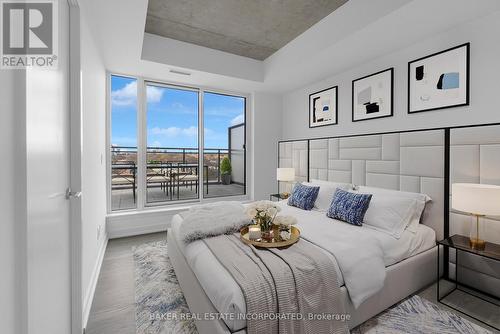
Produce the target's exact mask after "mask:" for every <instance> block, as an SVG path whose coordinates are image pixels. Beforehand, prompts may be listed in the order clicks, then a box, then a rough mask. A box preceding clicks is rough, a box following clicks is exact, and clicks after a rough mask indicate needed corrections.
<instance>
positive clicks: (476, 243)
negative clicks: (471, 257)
mask: <svg viewBox="0 0 500 334" xmlns="http://www.w3.org/2000/svg"><path fill="white" fill-rule="evenodd" d="M469 245H470V247H471V248H472V249H475V250H484V248H485V246H486V242H485V241H484V240H482V239H478V238H469Z"/></svg>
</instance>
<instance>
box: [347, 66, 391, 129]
mask: <svg viewBox="0 0 500 334" xmlns="http://www.w3.org/2000/svg"><path fill="white" fill-rule="evenodd" d="M393 82H394V68H393V67H391V68H389V69H387V70H383V71H380V72H377V73H374V74H370V75H368V76H365V77H362V78H359V79H356V80H353V81H352V121H353V122H357V121H364V120H367V119H373V118H381V117H390V116H392V115H393Z"/></svg>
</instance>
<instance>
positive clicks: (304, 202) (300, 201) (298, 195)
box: [288, 183, 319, 210]
mask: <svg viewBox="0 0 500 334" xmlns="http://www.w3.org/2000/svg"><path fill="white" fill-rule="evenodd" d="M318 193H319V187H310V186H306V185H303V184H301V183H297V184H296V185H295V187H293V191H292V195H291V196H290V198H288V205H291V206H296V207H298V208H301V209H303V210H311V209H312V208H313V207H314V202H316V198H317V197H318Z"/></svg>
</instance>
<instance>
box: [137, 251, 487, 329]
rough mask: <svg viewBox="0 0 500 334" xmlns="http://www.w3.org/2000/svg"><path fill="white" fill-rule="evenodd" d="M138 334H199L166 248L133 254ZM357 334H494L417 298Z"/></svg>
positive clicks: (372, 322) (390, 310) (404, 303)
mask: <svg viewBox="0 0 500 334" xmlns="http://www.w3.org/2000/svg"><path fill="white" fill-rule="evenodd" d="M133 251H134V262H135V302H136V333H137V334H160V333H161V334H167V333H168V334H196V333H197V331H196V326H195V324H194V322H193V321H192V320H189V319H185V318H186V317H185V316H183V315H186V314H188V312H189V308H188V306H187V304H186V300H185V299H184V295H183V294H182V291H181V289H180V286H179V282H178V281H177V277H176V276H175V272H174V268H173V267H172V264H171V263H170V259H169V258H168V255H167V242H166V241H158V242H151V243H146V244H143V245H140V246H138V247H136V248H134V250H133ZM351 333H352V334H406V333H412V334H431V333H440V334H456V333H460V334H476V333H477V334H488V333H490V331H488V330H486V329H484V328H482V327H480V326H478V325H476V324H473V323H471V322H470V321H468V320H466V319H464V318H462V317H460V316H458V315H456V314H454V313H451V312H448V311H445V310H443V309H441V308H440V307H439V306H437V305H436V304H433V303H431V302H429V301H427V300H426V299H423V298H421V297H419V296H413V297H411V298H408V299H406V300H405V301H403V302H401V303H399V304H398V305H396V306H394V307H392V308H389V309H387V310H386V311H384V312H382V313H381V314H379V315H378V316H376V317H374V318H372V319H370V320H368V321H366V322H365V323H363V324H361V325H360V326H358V327H357V328H355V329H354V330H352V331H351Z"/></svg>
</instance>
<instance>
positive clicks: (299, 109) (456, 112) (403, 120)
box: [282, 11, 500, 139]
mask: <svg viewBox="0 0 500 334" xmlns="http://www.w3.org/2000/svg"><path fill="white" fill-rule="evenodd" d="M499 30H500V12H498V11H497V12H494V13H492V14H490V15H488V16H486V17H483V18H481V19H476V20H473V21H470V22H468V23H465V24H461V25H459V26H457V27H455V28H453V29H452V30H449V31H447V32H444V33H442V34H439V35H437V36H435V37H433V38H431V39H427V40H425V41H422V42H420V43H417V44H414V45H413V46H411V47H408V48H405V49H402V50H400V51H397V52H394V53H391V54H388V55H386V56H383V57H381V58H377V59H374V60H373V61H370V62H368V63H365V64H364V65H362V66H358V67H356V68H353V69H351V70H349V71H346V72H343V73H340V74H337V75H333V76H330V77H328V78H327V79H325V80H323V81H321V82H317V83H315V84H312V85H309V86H307V87H304V88H302V89H299V90H296V91H293V92H290V93H288V94H286V95H285V97H284V100H283V104H284V106H283V119H282V120H283V136H282V138H283V139H296V138H313V137H324V136H337V135H346V134H359V133H372V132H382V131H395V130H405V129H418V128H431V127H439V126H452V125H461V124H475V123H489V122H500V112H499V110H498V105H497V102H496V100H497V98H496V96H497V95H498V87H499V86H498V84H499V81H498V73H500V62H499V61H498V59H500V44H499V43H497V40H498V31H499ZM465 42H470V43H471V56H470V70H471V76H470V87H471V88H470V106H467V107H460V108H450V109H444V110H438V111H429V112H424V113H418V114H412V115H408V114H407V66H408V61H411V60H414V59H417V58H420V57H423V56H426V55H429V54H432V53H434V52H438V51H441V50H445V49H447V48H449V47H453V46H456V45H459V44H462V43H465ZM370 43H372V41H366V45H367V47H369V46H370ZM339 52H341V50H340V51H339ZM389 67H394V68H395V73H394V80H395V82H394V117H389V118H383V119H378V120H368V121H362V122H356V123H353V122H352V121H351V113H352V111H351V105H352V102H351V99H352V97H351V82H352V80H353V79H357V78H360V77H362V76H365V75H368V74H371V73H374V72H376V71H379V70H383V69H386V68H389ZM327 75H328V74H325V76H327ZM335 85H338V86H339V124H338V125H332V126H325V127H320V128H314V129H309V125H308V115H309V110H308V108H309V107H308V103H309V102H308V96H309V94H310V93H313V92H316V91H318V90H321V89H324V88H327V87H330V86H335Z"/></svg>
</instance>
